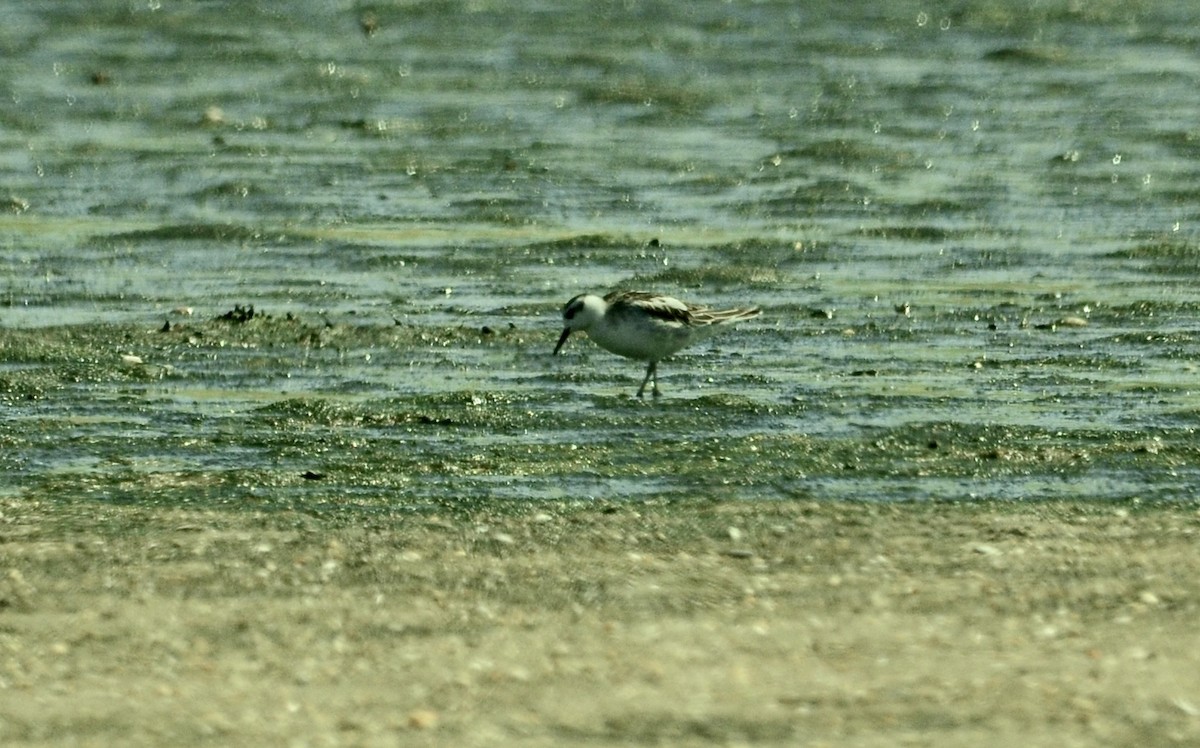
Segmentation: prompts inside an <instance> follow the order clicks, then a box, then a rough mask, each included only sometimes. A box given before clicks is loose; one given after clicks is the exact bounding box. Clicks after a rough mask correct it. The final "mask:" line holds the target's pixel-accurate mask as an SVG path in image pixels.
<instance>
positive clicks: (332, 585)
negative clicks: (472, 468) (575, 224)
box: [0, 499, 1200, 746]
mask: <svg viewBox="0 0 1200 748" xmlns="http://www.w3.org/2000/svg"><path fill="white" fill-rule="evenodd" d="M360 520H361V521H359V520H356V521H353V522H331V521H327V520H323V519H322V518H319V517H314V516H311V515H308V514H304V513H301V512H292V511H279V512H271V513H255V512H238V511H211V510H204V511H187V510H180V509H153V508H144V507H135V506H120V505H106V504H102V503H89V502H83V503H56V502H53V501H48V500H42V501H31V500H27V499H22V500H9V501H6V502H3V503H0V742H2V743H3V744H4V745H6V746H41V745H46V746H48V745H65V744H71V745H97V746H98V745H112V744H115V743H117V742H120V743H121V744H124V745H167V744H170V745H202V744H220V745H232V744H246V745H249V744H256V745H457V746H473V745H478V746H484V745H488V746H494V745H545V746H550V745H565V744H586V745H616V744H623V745H710V744H717V745H748V744H754V745H830V746H835V745H836V746H842V745H868V746H871V745H878V746H894V745H975V746H987V745H994V746H1012V745H1035V746H1036V745H1045V746H1050V745H1054V746H1084V745H1089V746H1090V745H1108V746H1123V745H1129V746H1133V745H1139V746H1144V745H1195V744H1197V742H1198V741H1200V631H1198V629H1197V626H1196V619H1197V603H1198V600H1200V596H1198V594H1197V582H1196V580H1197V579H1198V578H1200V555H1198V554H1197V553H1196V542H1197V534H1198V533H1200V513H1198V512H1197V508H1196V506H1195V505H1194V504H1170V505H1156V506H1139V505H1136V504H1123V505H1114V504H1099V505H1097V504H1094V503H1093V504H1087V505H1085V504H1080V503H1028V504H1020V503H1003V502H1001V503H996V502H993V503H987V504H984V503H979V504H971V503H968V504H946V503H924V504H875V503H872V504H858V503H838V502H829V503H807V502H780V503H774V502H757V501H756V502H752V503H751V502H739V501H728V502H695V503H685V502H680V503H674V504H655V503H639V504H607V503H600V502H591V503H573V504H567V503H552V504H541V505H537V506H527V507H521V508H516V507H507V508H506V510H505V511H504V512H497V513H488V512H477V513H474V514H470V515H467V514H463V515H457V516H451V515H421V514H413V515H412V516H411V517H399V518H397V517H395V516H392V517H387V518H385V519H372V518H370V517H362V518H360Z"/></svg>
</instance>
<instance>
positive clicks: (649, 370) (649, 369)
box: [637, 361, 658, 397]
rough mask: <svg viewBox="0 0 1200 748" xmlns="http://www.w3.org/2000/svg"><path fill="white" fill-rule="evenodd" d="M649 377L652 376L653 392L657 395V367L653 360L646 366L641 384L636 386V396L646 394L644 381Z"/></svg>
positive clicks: (648, 379)
mask: <svg viewBox="0 0 1200 748" xmlns="http://www.w3.org/2000/svg"><path fill="white" fill-rule="evenodd" d="M650 377H654V393H653V394H655V395H657V394H658V373H657V369H656V368H655V362H654V361H651V362H650V363H649V364H648V365H647V366H646V377H645V378H644V379H642V386H641V387H638V391H637V396H638V397H642V396H643V395H644V394H646V383H647V382H649V381H650Z"/></svg>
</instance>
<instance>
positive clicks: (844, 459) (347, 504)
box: [0, 0, 1200, 513]
mask: <svg viewBox="0 0 1200 748" xmlns="http://www.w3.org/2000/svg"><path fill="white" fill-rule="evenodd" d="M373 12H374V13H375V16H376V21H377V23H376V25H375V26H374V27H372V33H370V34H368V33H366V32H365V30H364V28H365V27H364V25H363V23H362V15H361V12H360V11H359V10H356V9H355V7H354V6H352V5H347V4H342V3H324V2H308V1H307V0H302V1H301V2H295V3H290V4H288V5H287V6H286V7H274V6H272V7H250V6H247V5H246V4H243V3H232V2H219V1H218V2H206V3H189V4H178V3H125V2H122V3H89V4H71V3H58V4H43V5H34V4H22V5H21V6H20V7H19V8H14V9H10V12H9V13H8V15H7V16H6V23H5V26H4V28H3V29H0V45H2V46H3V49H4V53H5V59H6V62H7V63H8V75H7V76H6V77H5V79H4V94H5V97H6V99H7V101H8V102H9V106H8V107H7V108H5V110H4V111H3V114H0V175H3V179H4V184H5V191H4V192H3V193H0V208H2V209H3V210H2V212H0V408H2V409H3V412H4V418H3V421H2V422H0V494H4V495H17V496H29V497H31V498H38V497H41V498H55V499H59V498H61V499H67V500H70V499H76V498H92V499H97V500H104V501H131V502H146V501H152V502H160V503H163V504H168V505H170V504H213V505H221V506H230V507H239V506H249V507H263V506H278V507H303V508H306V509H308V510H310V511H314V512H326V513H330V512H339V511H350V512H359V511H366V510H370V511H372V512H380V511H410V510H413V509H424V508H429V507H442V508H446V507H450V508H453V507H463V506H474V505H477V504H479V503H481V502H508V501H517V502H519V501H538V500H546V499H557V498H579V499H583V500H593V499H599V500H623V499H636V500H648V499H666V500H675V499H681V500H692V499H727V498H732V499H767V500H776V499H795V498H811V499H864V500H882V501H887V500H964V499H984V500H986V499H1044V498H1053V497H1072V498H1080V499H1095V500H1132V499H1139V500H1148V501H1149V500H1156V501H1157V500H1184V499H1191V498H1194V496H1195V489H1194V486H1195V485H1196V484H1197V481H1196V478H1197V475H1196V467H1195V466H1196V465H1197V464H1198V462H1197V456H1198V452H1200V441H1198V440H1197V437H1196V424H1197V422H1198V421H1200V395H1198V394H1197V387H1196V378H1197V369H1196V364H1195V355H1196V350H1197V317H1198V312H1200V290H1198V288H1197V283H1196V278H1197V276H1198V274H1200V242H1198V239H1197V236H1198V221H1200V197H1198V196H1197V193H1196V190H1195V186H1196V184H1197V183H1198V182H1200V179H1198V177H1200V158H1198V157H1200V96H1198V95H1197V93H1196V92H1197V91H1198V90H1200V85H1198V84H1200V56H1197V54H1196V49H1198V48H1200V31H1198V29H1200V8H1198V7H1196V6H1195V4H1194V3H1192V2H1186V1H1184V0H1178V1H1176V2H1170V1H1168V2H1120V3H1118V2H1089V3H1070V2H1061V3H1037V4H1030V3H1016V4H1014V3H1010V2H999V1H998V0H968V2H965V3H959V4H957V5H956V6H955V7H954V9H953V10H947V11H942V10H935V9H933V8H931V7H929V6H928V4H926V3H918V2H909V1H908V0H900V1H899V2H893V3H886V4H879V3H873V2H837V3H832V2H812V3H806V4H803V7H798V6H797V5H796V4H795V3H785V2H770V1H768V2H757V3H728V2H698V3H686V4H680V5H678V6H670V5H651V4H643V3H637V2H634V3H607V2H602V3H591V4H585V5H581V6H579V7H578V8H575V7H556V6H548V5H545V4H540V3H525V2H518V3H491V2H470V3H436V4H432V5H429V4H426V5H407V4H392V5H387V6H382V5H381V6H379V7H375V8H373ZM613 288H636V289H642V290H654V291H664V292H669V293H672V294H675V295H677V296H679V297H681V298H684V299H686V300H689V301H694V302H703V303H709V304H712V305H718V306H719V305H726V304H728V305H738V304H746V303H754V304H759V305H761V306H762V307H763V308H764V312H765V313H764V315H763V316H762V317H761V318H760V319H758V320H755V321H752V322H750V323H746V324H743V325H741V326H740V327H739V328H738V329H737V331H735V332H733V333H730V334H727V335H725V336H723V337H719V338H714V339H713V340H711V341H709V342H706V343H705V344H703V345H700V346H697V347H696V348H694V349H690V350H687V351H685V352H683V353H681V354H680V355H679V356H677V357H676V358H674V359H671V360H668V361H666V362H664V363H663V364H662V365H661V366H660V374H661V384H662V387H663V389H664V391H665V393H666V396H665V397H664V398H662V399H661V400H659V401H657V402H647V403H640V402H637V401H635V400H633V399H632V398H631V397H630V396H631V394H632V392H633V391H634V390H635V389H636V387H637V384H638V381H639V379H640V376H641V373H642V366H641V365H640V364H638V363H636V362H630V361H625V360H622V359H618V358H616V357H615V356H612V355H610V354H608V353H606V352H604V351H602V350H600V349H598V348H596V347H595V346H594V345H592V344H591V343H590V342H589V341H587V340H586V338H584V337H583V336H578V339H573V340H572V341H571V343H570V344H569V345H568V347H567V348H566V349H565V350H564V352H563V355H561V356H558V357H551V356H550V355H549V354H550V350H551V349H552V347H553V345H554V342H555V339H556V336H557V333H558V330H559V319H558V315H559V309H560V306H561V304H562V303H563V302H564V301H566V299H568V298H569V297H571V296H573V295H575V294H577V293H580V292H582V291H585V290H591V291H606V290H609V289H613ZM251 306H253V309H254V314H253V315H249V314H248V310H249V308H250V307H251ZM238 310H240V311H238ZM231 313H232V314H231ZM239 315H240V316H239Z"/></svg>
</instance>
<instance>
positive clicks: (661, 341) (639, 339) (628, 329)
mask: <svg viewBox="0 0 1200 748" xmlns="http://www.w3.org/2000/svg"><path fill="white" fill-rule="evenodd" d="M760 314H762V310H761V309H759V308H758V307H748V308H743V309H723V310H715V309H708V308H706V307H698V306H692V305H691V304H685V303H684V302H682V301H680V300H679V299H675V298H672V297H670V296H662V295H659V294H652V293H641V292H639V291H614V292H613V293H610V294H608V295H607V296H605V297H603V298H601V297H599V296H596V295H594V294H580V295H578V296H576V297H575V298H573V299H571V300H570V301H568V302H567V304H566V306H564V307H563V331H562V335H561V336H560V337H559V338H558V345H556V346H554V353H555V354H557V353H558V352H559V351H560V350H562V347H563V345H564V344H565V343H566V342H567V338H568V337H570V335H571V333H572V332H575V331H576V330H578V331H580V332H586V333H587V334H588V337H590V338H591V339H592V341H593V342H595V343H596V345H598V346H600V347H601V348H603V349H605V350H607V351H611V352H612V353H615V354H617V355H618V356H624V357H626V358H632V359H637V360H638V361H645V362H647V366H646V377H645V378H644V379H642V386H640V387H638V391H637V396H638V397H642V396H643V395H644V394H645V392H646V384H647V383H648V382H653V383H654V386H653V394H654V396H655V397H657V396H658V395H659V394H660V393H659V391H658V362H659V361H661V360H662V359H664V358H666V357H667V356H670V355H671V354H672V353H675V352H676V351H678V350H679V349H681V348H683V347H685V346H687V345H690V344H692V343H695V342H696V341H697V340H700V339H702V338H705V337H708V336H709V335H711V334H713V333H715V332H717V330H718V328H719V327H720V326H721V325H724V324H726V323H729V322H738V321H741V320H744V319H752V318H754V317H757V316H758V315H760Z"/></svg>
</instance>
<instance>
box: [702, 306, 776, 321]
mask: <svg viewBox="0 0 1200 748" xmlns="http://www.w3.org/2000/svg"><path fill="white" fill-rule="evenodd" d="M760 314H762V309H759V308H758V307H756V306H752V307H746V308H741V309H696V310H693V311H692V324H695V325H723V324H725V323H726V322H741V321H742V320H747V319H754V318H755V317H757V316H758V315H760Z"/></svg>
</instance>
